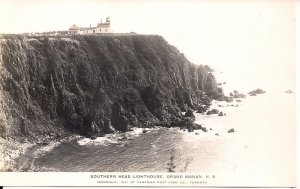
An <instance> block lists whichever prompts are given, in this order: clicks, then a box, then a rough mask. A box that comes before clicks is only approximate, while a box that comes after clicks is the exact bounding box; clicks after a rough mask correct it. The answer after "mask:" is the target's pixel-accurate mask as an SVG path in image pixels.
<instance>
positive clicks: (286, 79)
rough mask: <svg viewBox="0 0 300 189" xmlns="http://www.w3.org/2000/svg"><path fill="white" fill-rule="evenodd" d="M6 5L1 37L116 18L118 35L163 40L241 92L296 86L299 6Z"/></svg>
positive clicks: (270, 2)
mask: <svg viewBox="0 0 300 189" xmlns="http://www.w3.org/2000/svg"><path fill="white" fill-rule="evenodd" d="M0 5H1V6H0V33H22V32H34V31H35V32H42V31H52V30H67V29H68V28H69V27H70V26H71V25H72V24H78V25H79V26H89V25H90V24H91V25H92V26H96V24H97V23H98V22H100V20H101V18H102V19H103V21H104V20H105V17H107V16H109V17H110V18H111V22H112V30H113V31H114V32H117V33H122V32H136V33H140V34H158V35H162V36H163V37H164V38H165V39H166V40H167V41H168V42H169V43H170V44H172V45H174V46H176V47H177V48H178V49H179V50H180V51H181V52H182V53H184V54H185V56H186V57H187V58H188V59H189V60H190V61H191V62H193V63H195V64H207V65H210V66H211V67H213V68H215V69H220V70H222V71H223V72H224V75H225V76H226V77H227V79H229V80H230V81H231V82H232V84H233V86H236V87H241V86H242V82H241V81H243V85H244V86H249V87H255V85H256V84H257V83H259V84H260V85H261V86H262V87H270V86H272V85H274V84H276V85H279V84H281V85H283V84H286V83H288V86H287V87H290V88H294V86H295V77H296V73H295V69H296V1H291V0H260V1H258V0H257V1H255V0H243V1H242V0H240V1H238V0H210V1H208V0H206V1H205V0H202V1H201V0H173V1H166V0H165V1H164V0H154V1H150V0H149V1H145V0H127V1H124V0H123V1H122V0H110V1H108V0H106V1H105V0H85V1H83V0H72V1H71V0H51V1H50V0H43V1H41V0H26V1H18V0H0ZM233 73H235V74H233ZM266 73H268V74H269V75H268V74H266ZM226 74H227V75H226ZM267 75H268V77H267ZM228 77H231V78H228ZM274 78H277V79H278V81H277V83H274V82H273V83H272V81H274ZM278 82H279V83H278ZM274 87H275V86H274ZM241 88H243V87H241ZM245 90H246V89H245Z"/></svg>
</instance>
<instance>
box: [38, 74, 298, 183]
mask: <svg viewBox="0 0 300 189" xmlns="http://www.w3.org/2000/svg"><path fill="white" fill-rule="evenodd" d="M226 74H228V73H224V72H223V71H220V70H216V71H215V75H216V77H217V79H218V80H219V81H220V82H222V81H226V82H227V84H225V85H223V88H224V91H225V93H229V92H230V91H232V90H234V89H236V90H240V91H241V92H243V93H246V92H249V91H250V90H251V89H256V88H255V87H254V86H255V85H254V84H253V85H248V86H244V85H240V87H239V86H238V85H230V80H226V78H230V77H229V76H230V74H228V75H227V76H226ZM286 76H287V78H283V79H282V80H287V81H288V79H291V78H289V75H288V74H287V75H286ZM254 78H255V77H254ZM270 78H271V77H270ZM235 79H236V78H235ZM231 80H232V81H233V82H232V83H234V79H233V78H231ZM254 80H255V79H254ZM260 80H261V78H257V81H254V83H255V82H256V83H257V86H258V87H261V86H262V89H263V90H265V91H266V93H264V94H261V95H257V96H249V95H247V97H246V98H245V99H242V102H236V101H234V102H232V103H226V102H217V101H214V102H213V105H212V107H211V108H217V109H219V110H221V111H223V112H224V113H226V116H222V117H220V116H217V115H202V114H197V113H195V115H196V122H197V123H199V124H201V125H202V126H204V127H206V128H207V130H208V132H203V131H200V130H199V131H194V132H188V131H186V130H180V129H179V128H159V127H158V128H155V129H150V130H149V131H148V132H146V133H143V132H142V130H141V129H138V128H135V129H134V131H131V132H127V133H115V134H110V135H107V136H104V137H98V138H97V139H95V140H90V139H78V140H74V141H72V142H67V143H62V144H60V145H59V146H57V147H55V148H54V149H53V150H51V151H49V152H48V153H46V154H45V155H42V156H40V157H38V158H37V159H35V160H34V162H33V166H35V167H38V168H42V169H43V170H47V169H49V170H55V171H97V172H110V171H113V172H120V171H126V172H167V171H168V170H169V165H170V162H172V164H174V165H175V166H176V167H175V168H174V171H175V172H191V173H198V172H201V173H212V174H214V175H216V177H218V178H219V179H220V178H221V181H222V185H228V186H236V185H238V186H253V185H254V186H291V185H294V183H295V175H296V173H295V172H296V170H295V167H296V163H295V162H296V95H295V93H292V94H288V93H285V91H286V90H288V89H291V90H295V88H293V86H294V85H293V84H292V82H288V83H284V82H283V81H282V80H280V81H277V80H276V79H274V81H273V82H277V84H274V83H273V84H270V85H265V84H264V82H260ZM270 81H271V80H270ZM237 83H238V82H236V84H237ZM246 83H247V82H246ZM252 83H253V82H252ZM274 86H275V87H274ZM231 104H233V105H234V106H231ZM218 105H222V106H221V107H219V106H218ZM227 105H229V106H227ZM236 105H237V107H236ZM232 128H234V130H235V132H233V133H228V132H227V131H228V130H229V129H232Z"/></svg>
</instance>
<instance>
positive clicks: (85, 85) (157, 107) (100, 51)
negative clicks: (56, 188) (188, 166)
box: [0, 35, 223, 138]
mask: <svg viewBox="0 0 300 189" xmlns="http://www.w3.org/2000/svg"><path fill="white" fill-rule="evenodd" d="M0 53H1V54H0V135H1V137H3V138H14V137H18V138H19V137H22V136H23V137H26V138H35V137H38V136H42V135H49V134H52V135H55V136H59V135H63V134H64V133H66V132H73V133H79V134H81V135H87V136H90V135H96V134H98V133H109V132H111V131H113V130H119V131H127V130H128V129H130V127H133V126H135V127H136V126H137V127H151V126H154V125H160V126H167V127H172V126H177V124H178V123H182V122H184V121H182V120H184V119H186V117H183V115H182V113H181V111H187V110H189V111H191V110H197V109H199V107H203V106H204V105H209V104H210V101H211V99H218V98H223V93H222V90H221V89H220V88H218V87H217V84H216V81H215V78H214V76H213V75H212V73H211V70H208V69H209V67H208V66H201V65H199V66H197V65H194V64H192V63H190V62H189V61H188V60H187V59H186V58H185V57H184V55H183V54H182V53H180V52H179V51H178V50H177V49H176V48H175V47H173V46H171V45H169V44H168V43H167V42H166V41H165V40H164V39H163V38H162V37H160V36H155V35H130V36H126V35H124V36H122V35H118V36H114V35H112V36H97V35H89V36H67V37H66V36H57V37H50V36H34V37H30V36H24V35H3V36H1V37H0Z"/></svg>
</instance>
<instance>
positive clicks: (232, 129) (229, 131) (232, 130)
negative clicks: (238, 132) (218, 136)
mask: <svg viewBox="0 0 300 189" xmlns="http://www.w3.org/2000/svg"><path fill="white" fill-rule="evenodd" d="M234 132H235V130H234V128H231V129H229V130H228V131H227V133H234Z"/></svg>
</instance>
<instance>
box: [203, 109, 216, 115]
mask: <svg viewBox="0 0 300 189" xmlns="http://www.w3.org/2000/svg"><path fill="white" fill-rule="evenodd" d="M218 113H219V110H217V109H212V110H210V111H208V112H207V113H206V115H211V114H218Z"/></svg>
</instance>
